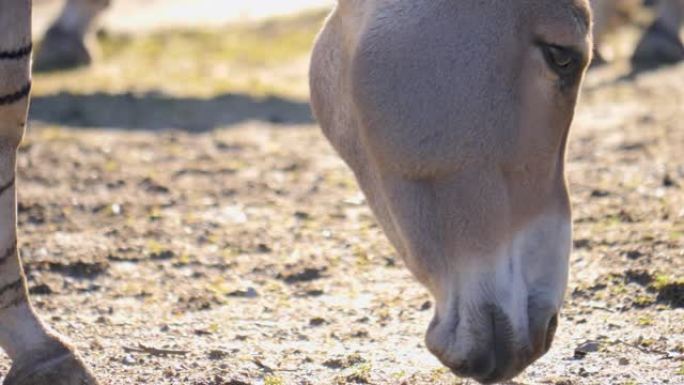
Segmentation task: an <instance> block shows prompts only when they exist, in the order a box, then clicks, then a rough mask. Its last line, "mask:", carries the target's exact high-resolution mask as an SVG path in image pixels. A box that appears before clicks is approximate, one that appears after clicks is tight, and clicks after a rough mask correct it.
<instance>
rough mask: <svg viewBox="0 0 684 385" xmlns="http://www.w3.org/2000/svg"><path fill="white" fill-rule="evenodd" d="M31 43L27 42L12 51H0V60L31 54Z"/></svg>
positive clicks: (14, 58) (19, 57)
mask: <svg viewBox="0 0 684 385" xmlns="http://www.w3.org/2000/svg"><path fill="white" fill-rule="evenodd" d="M32 50H33V44H32V43H29V44H28V45H26V46H24V47H20V48H17V49H16V50H14V51H0V60H17V59H21V58H24V57H26V56H28V55H30V54H31V51H32Z"/></svg>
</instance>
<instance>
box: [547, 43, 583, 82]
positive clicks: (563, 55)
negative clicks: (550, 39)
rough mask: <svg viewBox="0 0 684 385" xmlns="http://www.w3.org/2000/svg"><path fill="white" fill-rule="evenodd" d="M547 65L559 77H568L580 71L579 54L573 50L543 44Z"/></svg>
mask: <svg viewBox="0 0 684 385" xmlns="http://www.w3.org/2000/svg"><path fill="white" fill-rule="evenodd" d="M541 50H542V53H543V54H544V59H545V60H546V64H548V66H549V67H550V68H551V69H552V70H553V71H554V72H556V73H557V74H558V75H561V76H567V75H572V74H574V73H576V72H577V71H578V69H579V63H580V60H579V54H578V53H577V52H576V51H575V50H573V49H572V48H567V47H561V46H558V45H552V44H541Z"/></svg>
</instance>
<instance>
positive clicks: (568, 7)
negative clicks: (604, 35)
mask: <svg viewBox="0 0 684 385" xmlns="http://www.w3.org/2000/svg"><path fill="white" fill-rule="evenodd" d="M605 1H610V0H605ZM520 4H521V8H522V9H523V13H522V15H524V16H523V17H525V18H526V19H527V21H529V22H533V23H535V24H541V25H546V26H553V27H557V28H568V29H575V31H576V33H577V34H578V35H586V34H587V33H588V32H589V31H590V29H591V8H590V6H589V2H588V0H521V1H520Z"/></svg>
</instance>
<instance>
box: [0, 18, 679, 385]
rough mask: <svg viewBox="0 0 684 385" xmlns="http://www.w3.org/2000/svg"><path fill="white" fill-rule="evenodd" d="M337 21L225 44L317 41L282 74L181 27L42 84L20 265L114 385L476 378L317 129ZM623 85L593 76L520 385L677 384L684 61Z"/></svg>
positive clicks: (109, 42)
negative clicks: (552, 328)
mask: <svg viewBox="0 0 684 385" xmlns="http://www.w3.org/2000/svg"><path fill="white" fill-rule="evenodd" d="M321 17H322V14H316V15H313V16H311V15H309V16H307V17H305V18H304V19H297V20H296V21H293V20H288V21H271V22H264V23H260V24H259V25H257V26H253V27H249V28H247V27H244V28H246V29H244V28H243V29H239V28H238V29H231V31H229V32H231V33H239V34H240V39H244V41H249V42H250V46H251V45H252V43H254V44H256V43H259V42H263V43H264V44H266V43H267V42H271V43H270V44H277V45H278V46H282V44H281V43H282V42H283V41H289V42H291V43H292V41H291V40H290V39H289V38H285V37H283V36H282V35H283V34H284V33H287V34H291V33H292V31H293V30H296V31H299V32H301V36H300V38H301V39H303V40H305V41H306V44H303V43H302V44H299V43H297V42H299V40H296V41H295V43H292V44H290V45H288V47H290V49H289V50H287V51H283V52H280V51H277V52H280V53H278V56H277V60H276V61H275V62H269V61H264V60H261V61H260V60H257V59H259V58H260V57H261V56H260V54H258V53H254V52H253V51H250V50H247V51H239V50H238V51H237V52H238V53H237V54H236V51H235V47H233V46H220V47H219V48H220V49H219V48H217V49H218V50H219V51H220V52H223V53H224V54H225V55H224V56H223V57H221V58H217V57H214V56H216V55H218V54H212V55H214V56H211V55H210V57H209V58H205V57H204V56H202V55H199V54H197V52H210V50H207V49H206V48H207V47H213V48H216V47H217V46H216V41H217V37H223V36H228V35H229V33H227V31H226V30H206V31H203V32H201V33H197V32H189V31H185V32H171V31H167V32H165V33H160V34H157V35H153V36H148V37H145V38H142V39H141V40H136V41H135V42H130V41H129V39H128V38H126V37H121V36H104V37H102V39H101V44H102V46H103V47H102V49H103V52H104V56H103V57H102V58H100V61H99V62H98V63H97V64H96V65H95V66H94V67H93V68H91V69H87V70H79V71H73V72H69V73H65V74H50V75H39V76H37V77H36V80H35V82H36V94H35V104H34V106H33V109H32V112H31V114H32V115H31V116H32V121H31V127H30V130H29V133H28V135H27V137H26V140H25V142H24V144H23V146H22V147H21V149H20V154H19V161H18V162H19V183H18V185H19V202H20V203H19V226H20V228H21V232H20V234H21V253H22V255H23V257H24V261H25V265H26V268H27V271H28V277H29V284H30V288H31V292H32V293H33V299H34V303H35V305H36V307H37V308H38V309H39V312H40V313H41V314H42V315H43V317H44V318H45V319H46V320H47V321H48V322H50V324H51V325H53V326H54V327H55V328H56V329H57V330H59V331H60V332H63V333H64V334H66V335H68V336H70V338H71V339H72V340H73V341H74V342H75V344H76V345H77V346H78V347H79V348H80V349H81V352H82V353H83V355H84V357H85V359H86V361H87V362H89V363H90V364H91V365H92V366H93V367H94V368H95V371H96V373H97V375H98V377H99V378H100V379H101V380H102V382H103V383H104V384H112V385H119V384H184V385H245V384H249V385H261V384H264V385H280V384H312V385H319V384H331V385H342V384H377V385H384V384H387V385H390V384H391V385H394V384H406V385H428V384H431V385H432V384H450V385H452V384H467V383H472V382H468V381H462V380H459V379H456V378H454V377H453V376H452V375H451V374H449V372H448V371H447V370H445V369H444V368H442V367H441V366H440V365H439V363H438V362H437V360H436V359H435V358H433V357H432V356H431V355H430V354H429V353H428V352H427V350H426V349H425V346H424V344H423V334H424V330H425V329H426V327H427V324H428V322H429V319H430V317H431V313H432V307H433V304H432V302H431V299H430V297H429V296H428V295H427V293H426V292H425V290H423V289H422V288H421V287H420V286H419V285H418V284H417V283H416V282H415V281H414V280H413V279H412V278H411V277H410V275H409V273H408V272H407V270H406V269H405V268H404V267H403V266H402V262H401V261H400V260H399V259H398V258H397V256H396V254H395V252H394V251H393V250H392V249H391V247H390V246H389V244H388V242H387V241H386V239H385V237H384V236H383V234H382V233H381V231H380V230H379V228H378V226H377V224H376V223H375V221H374V219H373V218H372V216H371V214H370V211H369V209H368V208H367V206H366V204H365V202H364V199H363V197H362V195H361V194H360V193H359V190H358V188H357V187H356V185H355V182H354V180H353V177H352V175H351V173H350V172H349V171H348V170H347V168H346V167H345V166H344V165H343V163H342V162H341V161H340V160H339V159H338V158H337V157H336V155H335V154H334V152H333V151H332V150H331V148H330V147H329V146H328V144H326V142H325V141H324V139H323V137H322V135H321V134H320V133H319V130H318V129H317V126H316V125H315V123H314V122H313V121H312V119H311V117H310V115H308V113H307V112H306V111H307V103H306V95H305V94H303V92H304V91H301V90H302V89H305V84H306V83H305V74H306V64H305V63H306V52H307V50H308V45H310V39H311V38H312V37H313V33H314V31H315V29H316V28H317V26H318V25H319V24H320V20H321ZM282 23H285V24H284V25H286V26H287V28H284V27H282V26H283V24H282ZM293 25H294V26H300V27H301V29H297V28H294V27H293ZM302 25H303V27H302ZM241 28H242V27H241ZM236 31H237V32H236ZM283 31H289V32H283ZM250 39H251V40H250ZM274 39H275V40H274ZM279 39H285V40H279ZM141 41H142V42H141ZM188 41H189V42H190V43H191V45H192V46H193V47H199V48H196V49H198V50H199V51H197V52H196V51H192V49H191V48H187V47H186V45H185V44H186V43H187V42H188ZM274 41H275V43H273V42H274ZM124 43H125V44H124ZM160 47H161V48H160ZM193 49H194V48H193ZM221 50H223V51H221ZM273 52H276V51H275V50H274V51H273ZM164 57H174V58H179V60H180V64H179V62H178V61H175V60H172V61H169V60H161V59H160V58H164ZM133 58H137V59H133ZM219 59H220V62H217V63H215V64H210V63H211V61H212V60H219ZM151 63H154V65H152V64H151ZM198 63H199V64H198ZM179 65H180V66H181V67H182V71H181V72H179V71H178V70H177V69H176V68H177V66H179ZM134 67H135V69H134ZM628 72H629V70H628V68H627V67H626V66H625V64H624V62H623V61H618V63H617V64H615V65H611V66H608V67H604V68H599V69H597V70H595V71H593V72H592V73H591V74H590V75H589V78H588V80H587V82H586V85H585V90H584V92H583V94H582V100H581V103H580V106H579V108H578V113H577V119H576V123H575V124H574V126H573V130H572V131H573V134H572V136H571V139H570V148H569V155H568V160H569V164H568V178H569V183H570V186H571V189H572V200H573V204H574V218H575V237H574V239H575V241H574V243H575V251H574V252H573V254H572V261H571V264H572V273H571V274H572V278H571V282H570V286H569V290H568V295H567V301H566V305H565V308H564V311H563V314H562V318H561V322H560V327H559V332H558V334H557V338H556V341H555V344H554V347H553V348H552V351H551V352H550V353H549V354H548V355H546V356H545V357H544V358H543V359H542V360H540V361H539V362H538V363H536V364H535V365H533V366H532V367H530V368H529V369H528V370H527V371H526V372H525V374H523V375H521V376H520V377H519V378H517V379H516V382H515V383H513V384H518V385H535V384H552V385H607V384H611V385H613V384H614V385H656V384H672V385H677V384H680V385H681V384H684V204H683V203H684V194H683V189H684V160H683V159H684V158H683V157H682V149H683V148H684V127H683V126H682V121H684V108H683V106H684V65H680V66H676V67H670V68H666V69H662V70H658V71H654V72H650V73H646V74H641V75H638V76H633V77H630V76H627V74H628ZM274 74H275V75H274ZM221 76H223V77H229V78H231V79H236V78H240V79H243V78H249V79H251V80H250V81H249V82H246V83H243V82H239V81H238V82H231V83H222V81H221V80H219V79H221V78H222V77H221ZM283 78H286V79H289V80H287V81H285V82H283V81H282V80H283ZM271 80H273V81H271ZM170 83H171V84H170ZM174 83H176V84H174ZM255 84H256V85H259V86H255V87H253V88H254V89H256V90H257V91H255V92H252V91H250V90H251V88H250V86H254V85H255ZM264 84H265V85H272V87H265V86H263V85H264ZM289 84H292V87H290V86H289ZM184 86H186V87H184ZM290 91H291V92H290ZM221 106H222V107H221ZM238 110H239V111H238ZM245 111H247V112H245ZM8 366H9V362H8V361H7V360H3V361H0V370H2V371H3V372H4V371H5V370H6V369H7V368H8Z"/></svg>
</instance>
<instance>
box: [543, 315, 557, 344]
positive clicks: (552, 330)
mask: <svg viewBox="0 0 684 385" xmlns="http://www.w3.org/2000/svg"><path fill="white" fill-rule="evenodd" d="M557 328H558V313H556V314H554V315H553V317H551V319H550V320H549V324H548V326H547V327H546V340H545V342H544V351H545V352H547V351H549V349H551V343H552V342H553V336H554V335H555V334H556V329H557Z"/></svg>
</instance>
